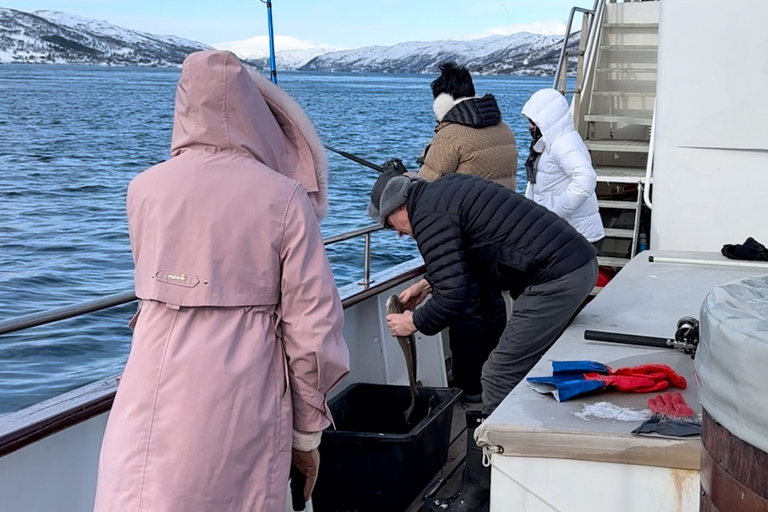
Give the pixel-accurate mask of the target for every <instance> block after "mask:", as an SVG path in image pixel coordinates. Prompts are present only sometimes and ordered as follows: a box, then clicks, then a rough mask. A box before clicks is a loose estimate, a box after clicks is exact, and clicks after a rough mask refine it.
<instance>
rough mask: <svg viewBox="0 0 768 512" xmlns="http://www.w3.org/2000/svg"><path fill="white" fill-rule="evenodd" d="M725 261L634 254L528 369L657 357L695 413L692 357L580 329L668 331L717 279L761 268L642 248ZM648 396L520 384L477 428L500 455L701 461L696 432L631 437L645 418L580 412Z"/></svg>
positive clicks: (633, 404) (669, 463) (688, 465)
mask: <svg viewBox="0 0 768 512" xmlns="http://www.w3.org/2000/svg"><path fill="white" fill-rule="evenodd" d="M651 255H653V256H665V257H674V258H691V259H697V260H707V261H729V260H726V258H724V257H723V256H721V255H720V254H718V253H695V252H678V251H674V252H673V251H665V252H660V251H646V252H643V253H641V254H640V255H638V256H636V257H635V258H634V259H633V260H632V261H631V262H630V263H629V264H628V265H627V266H626V267H625V268H624V269H623V270H622V271H621V272H619V273H618V274H617V276H616V277H615V278H614V279H613V280H612V281H611V282H610V283H609V285H608V286H607V287H606V288H605V289H603V291H601V292H600V293H599V294H598V296H597V297H595V299H594V300H593V301H592V302H590V303H589V304H588V305H587V306H586V307H585V308H584V310H582V312H581V313H580V314H579V315H578V317H577V318H576V319H575V320H574V322H573V323H572V324H571V325H570V326H569V327H568V329H566V331H565V332H564V333H563V335H562V336H561V337H560V339H559V340H558V341H557V342H556V343H555V345H553V346H552V348H551V349H550V350H549V351H548V352H547V353H546V354H545V355H544V357H543V358H542V359H541V361H539V363H538V364H537V365H536V366H535V367H534V368H533V370H532V371H531V372H530V373H529V375H528V376H529V377H532V376H547V375H551V374H552V361H553V360H561V361H563V360H592V361H599V362H601V363H605V364H607V365H609V366H611V367H614V368H617V367H621V366H635V365H638V364H644V363H663V364H666V365H669V366H671V367H672V368H674V369H675V370H676V371H677V372H678V373H681V374H682V375H683V376H684V377H685V378H686V379H687V380H688V388H687V389H686V390H684V391H682V393H683V396H684V397H685V399H686V400H687V401H688V403H689V404H690V405H691V407H693V408H694V410H695V411H696V412H697V413H699V412H700V411H701V408H700V406H699V402H698V399H697V384H696V380H695V375H694V367H693V360H692V359H691V357H690V356H689V355H687V354H684V353H683V352H680V351H677V350H671V349H656V348H646V347H640V346H632V345H621V344H616V343H604V342H595V341H586V340H585V339H584V331H585V330H587V329H589V330H598V331H612V332H619V333H625V334H637V335H646V336H657V337H665V338H671V337H673V336H674V333H675V330H676V328H677V321H678V320H679V319H680V318H681V317H683V316H692V317H695V318H699V310H700V308H701V304H702V302H703V301H704V298H705V297H706V295H707V294H708V293H709V292H710V291H711V290H712V289H713V288H714V287H715V286H717V285H720V284H724V283H726V282H729V281H733V280H735V279H741V278H744V277H749V276H754V275H761V274H766V273H768V271H766V270H763V269H756V268H730V267H722V266H706V265H690V264H676V263H661V262H654V263H650V262H649V261H648V256H651ZM651 396H653V395H652V394H629V393H619V392H605V393H600V394H596V395H590V396H587V397H581V398H575V399H572V400H570V401H567V402H563V403H559V402H557V401H556V400H555V399H554V398H553V397H552V395H542V394H539V393H537V392H535V391H534V390H533V389H531V388H530V386H528V384H527V382H526V381H523V382H521V383H520V384H519V385H518V386H517V388H515V389H514V390H513V391H512V392H511V393H510V394H509V395H508V396H507V398H506V399H505V400H504V401H503V402H502V403H501V405H500V406H499V407H498V409H497V410H496V411H495V412H494V413H493V414H492V415H491V416H490V417H489V418H488V420H486V422H484V424H483V425H482V426H481V428H480V429H478V435H477V437H478V440H479V441H480V443H481V444H489V445H495V446H500V447H501V448H503V450H504V454H505V455H518V456H529V457H549V458H552V457H554V458H568V459H581V460H595V461H604V462H620V463H633V464H644V465H652V466H662V467H676V468H684V469H698V461H699V446H700V441H699V440H698V439H681V440H677V439H666V438H656V437H653V438H651V437H639V436H633V435H632V434H631V431H632V430H633V429H635V428H636V427H637V426H639V424H640V423H641V420H634V421H620V420H617V419H605V418H598V417H594V416H585V415H584V412H585V406H592V407H595V404H598V403H601V402H609V403H610V404H613V405H614V406H617V407H620V408H622V409H624V410H626V411H627V412H629V413H632V411H643V410H647V401H648V398H650V397H651Z"/></svg>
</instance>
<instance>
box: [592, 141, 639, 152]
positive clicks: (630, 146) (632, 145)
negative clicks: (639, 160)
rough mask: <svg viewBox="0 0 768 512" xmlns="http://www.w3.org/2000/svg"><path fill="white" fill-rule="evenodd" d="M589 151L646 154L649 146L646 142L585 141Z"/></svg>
mask: <svg viewBox="0 0 768 512" xmlns="http://www.w3.org/2000/svg"><path fill="white" fill-rule="evenodd" d="M584 144H585V145H586V146H587V149H589V150H590V151H610V152H615V153H645V154H648V149H649V146H650V144H649V143H648V141H647V140H615V139H610V140H587V141H584Z"/></svg>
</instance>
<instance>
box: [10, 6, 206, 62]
mask: <svg viewBox="0 0 768 512" xmlns="http://www.w3.org/2000/svg"><path fill="white" fill-rule="evenodd" d="M208 48H210V47H209V46H207V45H204V44H202V43H198V42H195V41H190V40H188V39H182V38H179V37H175V36H158V35H154V34H147V33H145V32H139V31H136V30H128V29H125V28H121V27H118V26H116V25H112V24H110V23H107V22H105V21H98V20H91V19H87V18H81V17H79V16H74V15H71V14H67V13H63V12H57V11H35V12H32V13H28V12H23V11H17V10H14V9H4V8H0V62H38V63H84V64H115V65H145V66H170V65H178V64H181V63H182V62H183V60H184V58H185V57H186V56H187V55H189V54H190V53H192V52H194V51H197V50H202V49H208Z"/></svg>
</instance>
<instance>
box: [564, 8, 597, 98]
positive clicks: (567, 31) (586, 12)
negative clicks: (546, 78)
mask: <svg viewBox="0 0 768 512" xmlns="http://www.w3.org/2000/svg"><path fill="white" fill-rule="evenodd" d="M602 1H604V0H595V5H594V7H593V8H592V9H591V10H590V9H585V8H584V7H573V8H571V12H570V14H569V15H568V23H567V24H566V28H565V35H564V36H563V49H562V51H561V52H560V60H559V61H558V63H557V69H556V70H555V82H554V88H555V89H557V90H558V91H560V93H561V94H565V93H566V89H565V81H566V80H565V79H567V78H568V40H569V39H570V38H571V29H572V28H573V18H574V17H575V16H576V13H577V12H580V13H582V14H584V15H586V16H592V19H593V20H594V15H595V13H596V12H597V7H598V5H599V4H600V2H602ZM589 31H590V32H591V31H592V21H590V25H589ZM581 37H584V34H581ZM563 70H565V71H563ZM563 73H565V79H564V78H563ZM561 81H562V82H563V85H562V87H561V86H560V82H561ZM575 89H576V91H578V90H579V84H576V88H575Z"/></svg>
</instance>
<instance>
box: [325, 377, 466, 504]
mask: <svg viewBox="0 0 768 512" xmlns="http://www.w3.org/2000/svg"><path fill="white" fill-rule="evenodd" d="M460 396H461V390H459V389H450V388H419V396H418V398H417V400H416V408H415V409H414V412H413V415H412V417H411V423H410V425H409V424H407V423H406V422H405V418H404V417H403V411H405V409H406V408H407V407H408V405H409V404H410V400H411V395H410V389H409V388H408V386H387V385H380V384H352V385H351V386H349V387H348V388H347V389H345V390H344V391H343V392H341V393H340V394H339V395H338V396H336V397H334V398H333V399H331V401H330V402H329V404H328V405H329V407H330V409H331V412H332V413H333V418H334V421H335V423H336V430H332V429H328V430H326V431H325V432H323V442H322V444H321V445H320V475H319V478H318V482H317V486H316V487H315V491H314V493H313V494H312V503H313V505H314V508H315V510H316V511H317V512H342V511H344V512H346V511H356V512H400V511H403V510H405V509H406V508H407V507H408V506H409V505H410V504H411V502H413V500H414V499H416V497H417V496H418V494H419V492H420V491H421V490H422V489H424V487H425V486H426V485H427V484H428V483H429V482H430V480H431V479H432V478H433V477H434V476H435V475H436V474H437V473H438V471H440V469H441V468H442V467H443V465H444V464H445V462H446V460H447V459H448V447H449V445H450V435H451V419H452V413H453V406H454V405H455V404H456V401H457V400H458V399H459V397H460Z"/></svg>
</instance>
